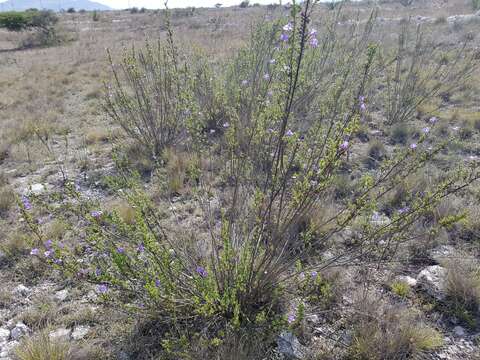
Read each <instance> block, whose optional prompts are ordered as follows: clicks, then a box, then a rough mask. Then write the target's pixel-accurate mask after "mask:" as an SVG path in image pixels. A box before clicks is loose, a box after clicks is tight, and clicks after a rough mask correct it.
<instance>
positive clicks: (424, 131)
mask: <svg viewBox="0 0 480 360" xmlns="http://www.w3.org/2000/svg"><path fill="white" fill-rule="evenodd" d="M422 131H423V133H424V134H428V133H429V132H430V128H429V127H428V126H427V127H424V128H423V129H422Z"/></svg>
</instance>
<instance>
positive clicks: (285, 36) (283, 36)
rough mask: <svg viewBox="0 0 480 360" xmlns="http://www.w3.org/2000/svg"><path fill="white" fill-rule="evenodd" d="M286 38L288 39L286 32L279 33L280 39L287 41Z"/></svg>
mask: <svg viewBox="0 0 480 360" xmlns="http://www.w3.org/2000/svg"><path fill="white" fill-rule="evenodd" d="M288 39H289V36H288V34H285V33H282V34H281V35H280V40H281V41H283V42H287V41H288Z"/></svg>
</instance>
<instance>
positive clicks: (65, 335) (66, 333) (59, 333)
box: [48, 328, 72, 340]
mask: <svg viewBox="0 0 480 360" xmlns="http://www.w3.org/2000/svg"><path fill="white" fill-rule="evenodd" d="M71 333H72V331H71V330H70V329H65V328H60V329H57V330H55V331H52V332H51V333H49V334H48V336H49V337H50V339H55V340H70V334H71Z"/></svg>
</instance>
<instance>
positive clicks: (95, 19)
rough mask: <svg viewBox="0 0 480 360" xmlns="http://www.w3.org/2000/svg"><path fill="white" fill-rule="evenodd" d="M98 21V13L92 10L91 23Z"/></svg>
mask: <svg viewBox="0 0 480 360" xmlns="http://www.w3.org/2000/svg"><path fill="white" fill-rule="evenodd" d="M99 19H100V16H99V15H98V11H97V10H93V13H92V20H93V21H98V20H99Z"/></svg>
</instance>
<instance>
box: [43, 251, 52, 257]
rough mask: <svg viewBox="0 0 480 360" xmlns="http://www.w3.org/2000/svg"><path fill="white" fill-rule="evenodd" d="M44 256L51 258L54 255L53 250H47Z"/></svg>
mask: <svg viewBox="0 0 480 360" xmlns="http://www.w3.org/2000/svg"><path fill="white" fill-rule="evenodd" d="M43 255H45V257H46V258H49V257H51V256H52V255H53V250H47V251H45V252H44V253H43Z"/></svg>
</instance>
